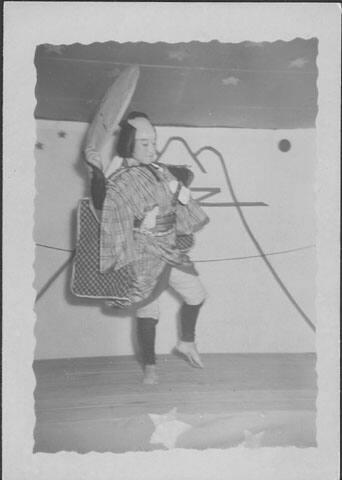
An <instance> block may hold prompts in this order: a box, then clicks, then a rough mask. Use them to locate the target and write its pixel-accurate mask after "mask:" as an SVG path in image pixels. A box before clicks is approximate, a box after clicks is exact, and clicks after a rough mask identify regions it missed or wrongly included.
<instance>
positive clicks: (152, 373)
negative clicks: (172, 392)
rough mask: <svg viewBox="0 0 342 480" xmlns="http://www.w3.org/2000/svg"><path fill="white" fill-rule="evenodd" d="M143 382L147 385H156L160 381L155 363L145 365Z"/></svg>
mask: <svg viewBox="0 0 342 480" xmlns="http://www.w3.org/2000/svg"><path fill="white" fill-rule="evenodd" d="M143 383H144V384H145V385H155V384H156V383H158V374H157V368H156V366H155V365H145V368H144V379H143Z"/></svg>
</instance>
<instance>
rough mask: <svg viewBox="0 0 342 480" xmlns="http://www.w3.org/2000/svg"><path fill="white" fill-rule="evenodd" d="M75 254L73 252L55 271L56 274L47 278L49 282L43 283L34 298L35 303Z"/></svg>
mask: <svg viewBox="0 0 342 480" xmlns="http://www.w3.org/2000/svg"><path fill="white" fill-rule="evenodd" d="M74 255H75V252H74V251H73V252H72V254H71V255H70V257H69V258H68V260H66V261H65V262H64V263H62V265H61V266H60V267H59V268H58V269H57V270H56V272H55V273H54V274H53V275H52V276H51V277H50V278H49V280H48V281H47V282H46V283H45V285H44V286H43V287H42V288H41V289H40V290H39V292H38V293H37V296H36V300H35V303H37V302H38V300H39V299H40V298H41V297H42V296H43V295H44V293H45V292H46V291H47V290H48V289H49V288H50V287H51V285H52V284H53V282H54V281H55V280H56V279H57V278H58V277H59V275H60V274H61V273H62V272H63V270H65V268H66V267H67V266H68V265H69V263H70V262H71V261H72V259H73V258H74Z"/></svg>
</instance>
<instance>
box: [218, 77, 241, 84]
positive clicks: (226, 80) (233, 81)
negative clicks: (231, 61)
mask: <svg viewBox="0 0 342 480" xmlns="http://www.w3.org/2000/svg"><path fill="white" fill-rule="evenodd" d="M221 82H222V84H223V85H234V86H235V85H238V83H240V79H239V78H236V77H227V78H223V79H222V80H221Z"/></svg>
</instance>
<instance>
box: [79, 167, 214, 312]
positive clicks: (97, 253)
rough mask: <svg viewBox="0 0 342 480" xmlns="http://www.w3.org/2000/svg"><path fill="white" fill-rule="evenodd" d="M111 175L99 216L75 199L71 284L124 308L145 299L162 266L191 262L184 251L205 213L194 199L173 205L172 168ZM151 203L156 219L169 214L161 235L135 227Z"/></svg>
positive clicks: (86, 294)
mask: <svg viewBox="0 0 342 480" xmlns="http://www.w3.org/2000/svg"><path fill="white" fill-rule="evenodd" d="M114 177H115V178H111V179H110V180H109V181H108V182H107V189H106V190H107V193H106V198H105V202H104V205H103V209H102V217H101V222H99V220H98V219H97V218H96V216H95V212H94V211H93V210H92V204H91V202H90V200H89V199H83V200H81V202H80V205H79V212H78V240H77V247H76V255H75V259H74V265H73V275H72V285H71V287H72V292H73V293H74V294H75V295H77V296H80V297H88V298H97V299H101V298H102V299H108V300H110V301H111V302H112V305H113V306H115V307H121V308H124V307H126V306H129V305H132V304H135V303H139V302H141V301H143V300H146V299H147V298H148V297H149V296H150V295H151V294H152V292H153V291H154V289H155V287H156V285H157V284H158V281H159V278H160V277H161V275H162V274H163V272H164V271H165V268H166V267H167V266H174V267H177V266H178V267H179V268H184V267H185V268H187V267H191V266H192V262H191V261H190V259H189V258H188V256H187V255H186V252H187V251H188V250H189V249H190V248H191V247H192V245H193V242H194V238H193V233H192V232H193V230H195V229H196V227H199V225H200V224H201V223H202V222H203V220H205V219H206V218H207V217H206V215H205V213H204V212H202V210H201V209H200V207H198V206H197V204H195V202H193V203H191V204H190V205H189V206H183V205H180V204H179V203H177V205H176V202H175V201H174V198H173V195H172V193H171V192H170V190H169V187H168V181H169V180H170V178H171V179H173V178H174V177H173V176H172V175H171V174H166V175H165V172H164V171H163V172H158V175H156V173H155V172H151V171H150V170H149V169H146V168H132V169H125V170H124V171H123V172H120V175H119V178H118V176H117V173H115V174H114ZM155 205H158V207H159V210H160V222H159V223H160V224H161V225H162V224H163V220H164V221H165V222H166V225H167V224H168V222H169V221H170V220H169V219H170V218H173V219H174V221H175V222H176V225H175V228H171V229H170V230H168V231H166V232H164V230H163V229H162V234H161V235H156V234H153V233H145V232H142V231H140V230H139V229H134V228H133V227H134V224H135V221H136V220H137V219H138V220H142V219H143V218H144V216H145V214H146V211H148V210H150V209H151V208H153V207H154V206H155ZM174 214H175V217H173V215H174ZM157 224H158V222H157ZM176 232H177V233H176Z"/></svg>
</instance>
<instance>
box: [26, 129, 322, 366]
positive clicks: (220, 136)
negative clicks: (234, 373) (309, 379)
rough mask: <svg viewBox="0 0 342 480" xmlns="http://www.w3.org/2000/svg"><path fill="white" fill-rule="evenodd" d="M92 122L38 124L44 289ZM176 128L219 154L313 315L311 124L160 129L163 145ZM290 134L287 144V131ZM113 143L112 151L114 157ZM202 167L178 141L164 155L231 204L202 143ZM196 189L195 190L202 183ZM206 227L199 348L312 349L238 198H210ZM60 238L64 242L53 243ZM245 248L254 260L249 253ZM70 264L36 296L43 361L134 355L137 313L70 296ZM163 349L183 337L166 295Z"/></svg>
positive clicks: (76, 193) (70, 218)
mask: <svg viewBox="0 0 342 480" xmlns="http://www.w3.org/2000/svg"><path fill="white" fill-rule="evenodd" d="M86 128H87V124H85V123H77V122H55V121H43V120H40V121H38V122H37V142H38V145H37V147H36V188H37V197H36V202H35V207H36V211H35V233H34V235H35V241H36V243H37V244H39V245H45V246H44V247H43V246H37V249H36V261H35V271H36V280H35V287H36V289H37V291H39V290H40V289H41V288H42V287H43V285H44V284H45V282H46V281H47V280H48V279H49V278H50V277H51V275H53V273H54V272H55V271H56V270H57V269H58V268H59V267H60V266H61V265H62V263H63V262H64V261H66V260H67V258H68V256H69V255H70V253H68V252H66V251H64V250H63V249H65V250H71V249H72V248H74V242H75V215H74V212H75V207H76V205H77V202H78V199H79V198H80V197H82V196H85V195H88V190H87V179H86V170H85V168H84V165H83V163H82V160H81V157H80V151H81V145H82V140H83V136H84V133H85V131H86ZM173 136H179V137H182V138H183V139H185V140H186V142H187V144H188V146H189V147H190V149H191V150H192V151H193V152H196V151H198V150H199V149H200V148H201V147H204V146H212V147H215V148H216V149H217V150H218V151H220V152H221V153H222V155H223V157H224V159H225V164H226V167H227V169H228V172H229V175H230V176H231V180H232V183H233V186H234V188H235V192H236V195H237V198H238V200H239V201H240V202H251V203H259V202H262V203H264V204H266V205H265V206H257V205H254V206H249V207H243V212H244V214H245V217H246V219H247V221H248V224H249V226H250V228H251V230H252V232H253V233H254V235H255V237H256V238H257V240H258V242H259V243H260V245H261V246H262V248H263V251H264V252H265V253H266V254H270V253H271V254H272V255H270V256H269V257H268V258H269V260H270V261H271V263H272V265H273V266H274V268H275V270H276V271H277V273H278V274H279V276H280V278H281V279H282V280H283V282H284V284H285V285H286V286H287V288H288V290H289V291H290V292H291V294H292V295H293V297H294V298H295V300H296V302H297V303H298V304H299V305H300V307H301V308H302V309H303V310H304V312H305V313H306V315H307V316H308V317H309V318H310V319H311V320H312V321H313V323H315V312H314V300H315V268H316V265H315V248H314V244H315V222H314V219H315V216H314V171H315V166H316V152H315V130H314V129H305V130H287V131H285V130H247V129H229V128H220V129H214V128H210V129H202V128H178V127H177V128H175V127H160V128H158V138H159V140H158V143H159V149H161V148H162V147H163V145H165V143H166V141H167V140H168V138H170V137H173ZM283 138H287V139H288V140H289V141H290V142H291V149H290V150H289V151H288V152H286V153H285V152H281V151H280V150H279V149H278V142H279V140H280V139H283ZM110 149H111V146H110V145H109V146H108V149H107V152H106V158H109V155H110ZM198 159H199V160H200V162H201V163H202V165H203V166H204V168H205V169H206V173H202V172H200V171H199V169H198V167H197V166H196V163H194V161H193V158H192V157H191V155H190V154H189V153H188V151H187V150H186V148H185V146H184V145H183V144H182V143H180V142H178V141H173V142H172V143H171V144H170V145H169V147H168V149H167V150H166V152H165V154H164V155H163V158H162V161H164V162H167V163H175V164H177V163H179V164H184V163H185V164H189V165H192V167H193V169H194V173H195V181H194V183H193V185H192V186H193V187H202V188H206V187H218V188H220V189H221V192H220V193H219V194H217V195H215V196H212V197H210V198H207V199H206V200H204V201H205V202H207V203H210V202H213V203H214V202H215V203H230V202H233V199H232V198H231V195H230V192H229V189H228V187H227V184H226V180H225V177H224V173H223V170H222V167H221V165H220V162H219V160H218V157H217V156H216V155H215V154H214V153H213V152H210V151H203V152H202V153H200V154H199V155H198ZM194 196H195V197H196V196H199V193H197V192H194ZM204 209H205V210H206V211H207V213H208V215H209V216H210V219H211V221H210V224H209V225H208V226H207V227H206V228H205V229H204V230H203V231H202V232H200V233H199V234H198V235H197V243H196V246H195V248H194V250H193V252H192V258H193V259H194V260H195V261H196V266H197V268H198V270H199V272H200V274H201V277H202V280H203V283H204V284H205V286H206V288H207V290H208V294H209V298H208V300H207V302H206V303H205V305H204V306H203V308H202V311H201V315H200V318H199V323H198V338H197V341H198V345H199V349H200V351H202V352H307V351H314V350H315V336H314V333H313V332H312V331H311V330H310V329H309V327H308V326H307V324H306V323H305V322H304V320H303V318H302V316H301V315H300V314H299V312H298V311H297V310H296V308H295V307H294V305H293V304H292V303H291V302H290V301H289V300H288V298H286V296H285V295H284V293H283V292H282V290H281V289H280V287H279V285H278V283H277V282H276V281H275V279H274V278H273V276H272V275H271V273H270V271H269V270H268V268H267V267H266V265H265V263H264V262H263V260H262V259H261V258H260V257H258V252H257V250H256V248H255V246H254V245H253V243H252V241H251V239H250V237H249V235H248V234H247V232H246V230H245V228H244V226H243V224H242V222H241V219H240V217H239V215H238V212H237V210H236V208H235V207H233V206H222V205H221V206H206V207H204ZM47 247H54V248H58V249H62V250H55V249H52V248H47ZM246 257H249V258H246ZM69 281H70V269H67V270H65V271H64V272H63V273H62V274H61V275H60V276H59V277H58V279H57V280H56V281H55V282H54V283H53V284H52V286H51V287H50V288H49V290H48V291H47V292H46V293H45V294H44V295H43V296H42V297H41V299H40V300H39V301H38V302H37V304H36V315H37V322H36V326H35V334H36V338H37V345H36V354H35V356H36V358H63V357H86V356H101V355H124V354H131V353H133V338H134V332H133V329H132V322H131V319H130V317H129V316H126V315H125V314H122V315H120V316H117V317H115V316H114V315H113V312H111V311H110V310H104V309H103V308H102V307H101V304H99V303H97V302H94V301H90V300H80V299H76V298H74V297H73V296H72V295H71V294H70V292H69ZM160 301H161V312H162V313H161V318H160V324H159V328H158V336H157V352H158V353H168V352H170V350H171V349H172V348H173V346H174V344H175V342H176V338H177V328H176V313H177V308H178V306H179V304H178V302H177V300H176V299H175V298H174V297H173V296H172V295H171V294H170V293H168V292H165V293H163V294H162V296H161V299H160Z"/></svg>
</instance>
